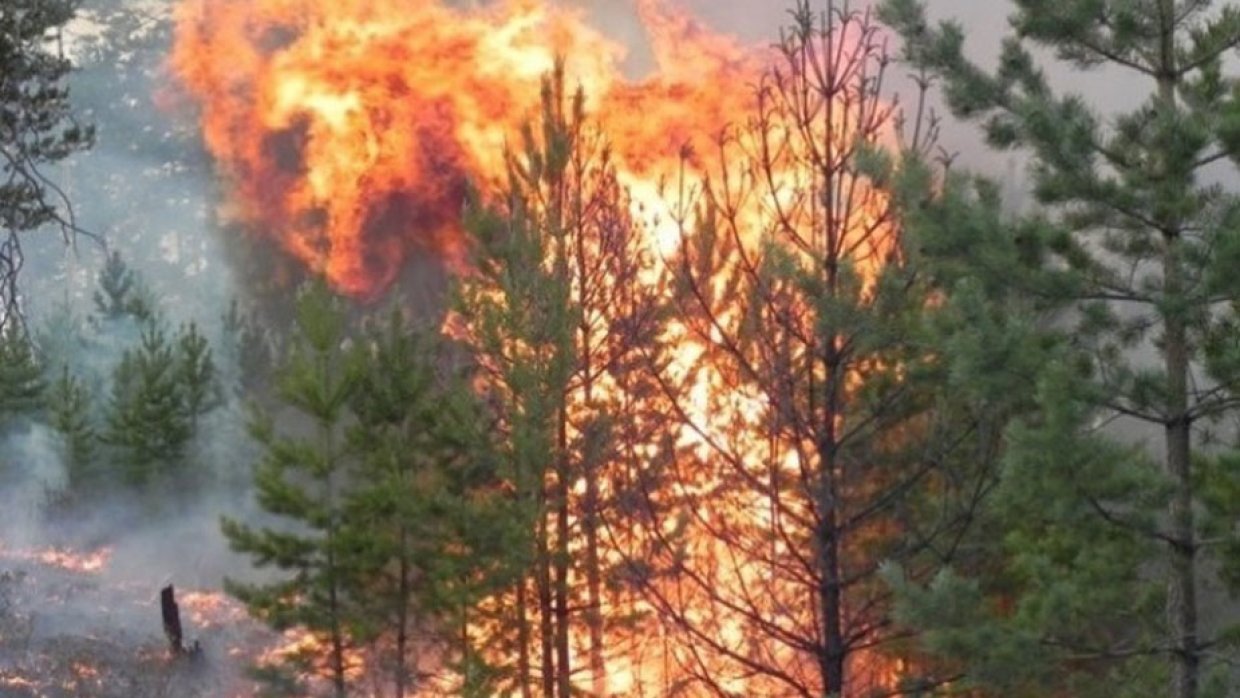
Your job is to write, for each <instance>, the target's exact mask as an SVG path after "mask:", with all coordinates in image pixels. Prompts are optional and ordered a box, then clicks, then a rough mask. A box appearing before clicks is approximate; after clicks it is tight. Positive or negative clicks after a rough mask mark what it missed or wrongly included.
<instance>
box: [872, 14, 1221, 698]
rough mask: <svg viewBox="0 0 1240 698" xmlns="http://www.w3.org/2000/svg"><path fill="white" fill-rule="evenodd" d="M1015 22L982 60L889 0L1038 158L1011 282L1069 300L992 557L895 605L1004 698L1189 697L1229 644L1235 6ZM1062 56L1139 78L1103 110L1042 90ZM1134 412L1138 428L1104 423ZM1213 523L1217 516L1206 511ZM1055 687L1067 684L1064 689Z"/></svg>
mask: <svg viewBox="0 0 1240 698" xmlns="http://www.w3.org/2000/svg"><path fill="white" fill-rule="evenodd" d="M1013 5H1014V7H1015V11H1014V14H1013V15H1012V17H1011V27H1012V30H1013V33H1012V35H1011V36H1010V37H1008V38H1007V39H1006V40H1005V41H1004V43H1003V49H1002V54H1001V56H1000V59H999V65H998V67H997V69H996V70H995V71H993V72H988V71H986V70H984V69H983V68H981V67H979V66H977V65H975V64H974V63H972V62H971V61H970V60H969V59H967V58H966V57H965V55H964V53H963V50H962V49H963V45H964V42H965V36H964V34H963V31H962V29H961V27H960V25H959V24H956V23H942V24H939V25H937V26H932V25H931V24H930V23H929V22H928V21H927V18H926V16H925V12H924V8H923V6H922V3H920V2H917V1H916V0H886V2H884V3H883V5H882V10H881V14H882V17H883V18H884V19H885V20H886V21H887V22H889V23H890V24H891V25H892V26H893V27H894V28H895V29H896V30H897V31H898V32H899V33H900V34H901V36H902V37H903V39H904V41H905V51H906V55H907V57H908V58H909V59H910V60H911V61H912V62H913V63H914V64H916V65H918V66H920V67H922V68H924V69H926V70H928V71H929V72H930V73H931V74H932V75H935V76H939V77H941V78H942V79H943V81H944V85H945V94H946V97H947V100H948V103H949V106H950V107H951V108H952V110H953V111H954V112H955V113H956V114H957V115H958V116H960V117H963V118H968V119H973V120H977V121H980V122H981V123H982V125H983V127H984V129H985V133H986V136H987V140H988V143H989V144H990V145H991V146H992V147H995V148H1000V149H1024V150H1026V151H1028V152H1029V153H1030V154H1031V156H1032V168H1031V175H1032V186H1033V190H1034V194H1035V196H1036V198H1037V201H1038V202H1039V203H1040V204H1041V206H1042V209H1043V211H1044V217H1045V219H1046V222H1047V224H1046V225H1041V226H1038V227H1037V229H1036V230H1035V234H1033V235H1030V236H1027V237H1025V238H1022V239H1018V240H1014V241H1013V244H1016V245H1027V246H1030V247H1041V248H1042V249H1043V250H1044V251H1045V252H1046V254H1047V255H1048V259H1046V260H1045V261H1046V264H1045V266H1044V268H1043V270H1042V272H1041V273H1037V274H1033V275H1031V276H1025V275H1022V274H1015V273H1014V274H1012V275H1011V277H1010V279H1009V280H1010V281H1012V282H1017V283H1021V284H1022V286H1021V289H1020V290H1021V292H1023V293H1027V294H1030V295H1035V296H1039V297H1041V298H1043V299H1045V300H1048V301H1052V302H1062V303H1063V304H1064V305H1065V307H1066V308H1067V309H1068V311H1069V312H1068V314H1067V316H1066V317H1065V318H1064V319H1063V320H1062V323H1063V325H1064V326H1066V327H1067V328H1068V329H1067V331H1065V332H1062V333H1060V334H1059V335H1058V339H1057V342H1058V344H1059V345H1060V348H1059V349H1058V350H1057V351H1056V354H1055V360H1054V361H1050V362H1048V363H1047V364H1046V366H1045V367H1044V370H1042V371H1039V372H1038V375H1036V377H1035V379H1036V386H1037V387H1036V392H1035V396H1036V399H1037V402H1038V403H1039V405H1040V410H1039V412H1038V414H1037V415H1036V416H1035V417H1032V418H1029V419H1026V420H1024V421H1023V423H1022V425H1021V426H1019V427H1018V428H1016V429H1014V430H1012V431H1011V432H1010V433H1009V435H1008V446H1007V448H1008V452H1007V455H1006V457H1005V464H1004V468H1003V470H1002V472H1001V474H1000V480H999V483H998V487H997V492H996V498H995V506H996V509H998V508H1004V511H1005V512H1006V513H1007V515H1004V516H1001V522H1002V525H1003V528H1002V529H1001V532H997V533H998V535H996V536H995V537H992V538H991V545H992V547H991V551H992V552H993V553H995V554H997V555H1000V556H1002V559H1003V560H1004V561H1005V562H1004V563H1003V564H1001V565H992V566H990V567H989V568H982V569H979V570H975V571H973V572H966V571H963V570H962V571H959V574H958V575H947V576H944V577H942V578H940V579H939V581H938V582H937V583H936V584H935V585H933V586H931V587H930V588H928V589H923V590H921V591H918V592H916V593H913V594H912V595H911V597H910V598H909V600H908V603H907V607H906V611H907V618H908V619H909V620H910V621H911V622H913V623H914V624H915V625H921V626H923V627H926V628H929V629H932V632H931V633H930V634H929V635H928V639H929V640H930V643H931V645H932V646H934V647H936V648H937V649H938V650H939V651H940V652H943V653H946V654H951V655H954V656H956V657H957V658H958V659H959V660H960V661H961V662H962V665H963V666H965V667H966V672H967V677H968V678H969V679H970V680H972V681H974V682H976V683H978V684H981V685H989V686H991V687H992V688H996V689H997V691H998V693H999V694H1002V695H1033V694H1039V695H1045V694H1046V692H1047V691H1054V690H1059V691H1061V692H1064V693H1067V694H1071V695H1150V694H1152V693H1157V692H1158V690H1157V689H1156V688H1155V687H1156V686H1157V685H1158V684H1157V683H1154V682H1155V681H1156V680H1157V679H1156V678H1155V677H1156V676H1158V675H1160V674H1161V675H1165V677H1166V680H1167V682H1168V684H1167V689H1166V692H1165V695H1169V696H1172V697H1173V698H1195V697H1196V696H1199V695H1202V693H1203V686H1204V685H1205V684H1204V683H1203V681H1204V679H1205V678H1206V677H1207V676H1209V675H1210V672H1211V671H1212V670H1214V669H1220V670H1221V666H1222V665H1223V664H1224V662H1218V661H1215V659H1216V658H1225V657H1226V652H1224V651H1222V650H1223V649H1224V645H1221V644H1220V640H1221V639H1222V638H1225V637H1226V629H1225V628H1223V627H1220V626H1221V624H1219V623H1206V622H1204V621H1205V616H1204V611H1205V609H1206V608H1207V606H1206V604H1207V603H1218V602H1219V600H1217V599H1215V600H1209V599H1207V598H1204V597H1203V596H1202V595H1201V592H1202V591H1203V590H1204V589H1207V588H1209V587H1213V586H1217V584H1216V583H1217V582H1221V581H1224V580H1220V579H1218V578H1217V573H1216V571H1217V569H1218V567H1217V566H1216V564H1214V561H1216V560H1218V559H1219V555H1218V553H1219V552H1220V551H1222V550H1226V549H1227V548H1228V547H1230V546H1231V545H1232V543H1231V541H1232V540H1233V537H1234V536H1235V532H1234V531H1232V530H1228V531H1225V532H1222V535H1217V536H1215V535H1210V536H1206V535H1203V534H1205V533H1206V532H1207V530H1208V529H1207V528H1205V527H1204V525H1205V524H1206V523H1208V521H1206V520H1203V518H1202V517H1201V515H1200V513H1201V511H1202V507H1203V505H1204V504H1207V503H1208V502H1207V501H1205V500H1204V499H1203V496H1202V495H1203V493H1204V494H1207V495H1208V494H1210V493H1212V492H1213V493H1216V494H1217V492H1218V491H1219V489H1218V485H1217V483H1216V482H1212V481H1213V480H1216V479H1217V478H1218V477H1219V476H1220V475H1223V474H1225V473H1226V471H1225V470H1222V469H1220V468H1211V467H1206V466H1205V464H1206V463H1208V462H1210V459H1208V458H1207V457H1206V456H1207V454H1208V453H1209V450H1210V433H1209V427H1210V426H1211V425H1212V424H1215V423H1217V422H1218V421H1219V420H1221V419H1224V418H1227V417H1230V416H1232V415H1234V414H1235V410H1236V408H1237V407H1238V406H1240V403H1237V401H1236V391H1235V389H1236V387H1237V386H1238V385H1240V382H1238V378H1240V374H1238V373H1237V371H1236V367H1237V363H1236V360H1235V357H1236V348H1235V347H1236V346H1237V339H1238V337H1240V336H1238V335H1237V333H1236V332H1237V322H1236V318H1237V316H1236V301H1237V298H1238V297H1240V288H1238V287H1237V286H1236V281H1235V279H1236V275H1235V273H1234V267H1235V263H1236V258H1237V257H1236V255H1237V250H1240V237H1238V236H1237V233H1236V230H1237V225H1238V224H1240V199H1238V198H1237V197H1236V196H1235V195H1234V194H1232V193H1230V192H1228V191H1226V190H1225V189H1224V188H1222V187H1219V186H1215V185H1211V184H1209V183H1208V180H1209V178H1211V177H1212V176H1213V175H1208V174H1207V169H1208V168H1212V167H1213V168H1223V167H1225V166H1227V165H1228V164H1230V165H1232V166H1234V164H1235V162H1236V161H1237V159H1238V158H1240V99H1238V95H1240V91H1238V89H1237V88H1238V87H1240V83H1237V81H1236V80H1235V79H1234V78H1233V77H1230V76H1228V75H1227V73H1226V70H1225V69H1226V66H1225V60H1224V58H1225V55H1226V54H1227V53H1228V52H1230V51H1231V50H1233V49H1235V48H1236V47H1238V46H1240V11H1237V10H1236V8H1234V7H1223V8H1215V7H1212V5H1214V3H1210V2H1196V1H1179V0H1069V1H1067V2H1058V3H1046V2H1037V1H1034V0H1016V1H1015V2H1014V3H1013ZM1035 49H1046V50H1048V51H1049V52H1050V53H1051V54H1052V55H1054V56H1055V57H1056V58H1057V59H1058V60H1059V61H1062V62H1064V63H1066V64H1067V65H1068V66H1070V67H1071V68H1073V69H1075V70H1081V71H1084V70H1091V69H1095V68H1097V67H1099V66H1107V67H1109V68H1111V69H1113V70H1119V71H1127V72H1129V73H1131V74H1132V75H1134V76H1135V77H1136V78H1137V79H1140V80H1144V84H1145V85H1146V86H1147V87H1148V92H1147V93H1146V99H1145V100H1144V102H1143V103H1142V104H1141V105H1140V106H1139V107H1137V108H1136V109H1134V110H1132V111H1130V112H1128V113H1124V114H1120V115H1117V116H1108V117H1105V118H1104V117H1103V116H1102V115H1101V114H1100V111H1101V109H1102V108H1103V106H1104V105H1101V104H1097V103H1090V101H1089V100H1088V98H1087V97H1086V96H1081V95H1066V96H1061V95H1057V94H1055V92H1054V91H1053V90H1052V89H1051V86H1050V85H1049V84H1048V82H1047V79H1046V75H1045V73H1044V72H1043V71H1042V70H1041V69H1040V68H1039V66H1038V62H1037V60H1035V57H1034V53H1033V51H1034V50H1035ZM1117 419H1118V420H1123V421H1125V422H1127V423H1130V424H1133V425H1144V426H1143V427H1142V428H1144V429H1146V430H1147V432H1145V433H1148V434H1149V447H1148V448H1143V447H1141V445H1139V444H1124V443H1122V442H1118V441H1116V440H1115V439H1113V438H1111V437H1108V436H1107V435H1106V434H1105V433H1104V432H1102V431H1101V430H1100V429H1099V426H1100V425H1103V424H1107V423H1110V422H1111V421H1113V420H1117ZM1214 533H1218V530H1217V528H1215V530H1214ZM1055 687H1058V688H1057V689H1056V688H1055Z"/></svg>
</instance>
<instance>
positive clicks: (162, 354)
mask: <svg viewBox="0 0 1240 698" xmlns="http://www.w3.org/2000/svg"><path fill="white" fill-rule="evenodd" d="M178 366H179V361H178V356H177V351H176V346H175V345H173V344H172V343H171V342H169V341H168V337H167V334H166V333H165V332H164V330H163V328H161V327H160V326H159V325H157V324H155V323H149V324H148V325H147V326H146V327H145V328H144V329H143V330H142V338H141V341H140V342H139V344H138V346H137V347H134V348H131V349H127V350H126V351H125V353H124V354H123V355H122V356H121V360H120V362H119V363H117V365H116V367H115V368H114V369H113V371H112V386H111V395H110V397H109V400H108V405H107V409H106V414H105V417H104V419H105V426H104V431H103V434H102V440H103V442H104V443H105V444H107V445H108V446H110V447H111V448H112V451H113V453H112V457H113V459H114V461H115V463H116V465H117V466H118V468H119V470H120V471H121V472H122V473H123V474H124V476H125V478H126V479H127V480H129V481H130V482H131V483H133V484H146V483H148V482H150V481H151V480H153V479H154V478H156V477H157V476H158V475H160V474H162V473H165V472H168V471H169V470H171V469H175V468H177V467H178V466H180V465H181V463H180V460H181V458H182V456H183V455H184V453H185V446H186V445H187V444H188V442H189V440H190V438H191V437H192V436H193V427H192V424H191V422H190V420H189V418H188V415H187V414H186V411H185V407H184V404H185V398H184V394H183V390H184V386H183V385H182V384H181V376H179V375H178Z"/></svg>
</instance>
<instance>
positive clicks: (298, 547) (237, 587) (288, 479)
mask: <svg viewBox="0 0 1240 698" xmlns="http://www.w3.org/2000/svg"><path fill="white" fill-rule="evenodd" d="M344 340H345V316H344V309H343V307H342V302H341V301H340V300H339V299H338V298H335V297H333V296H332V295H331V293H330V292H329V291H328V290H327V288H326V286H325V285H324V284H323V283H322V282H318V283H316V284H315V285H313V286H311V287H310V288H308V289H306V290H304V291H303V292H302V293H301V295H300V296H299V298H298V301H297V309H296V334H295V337H294V339H293V345H292V347H291V349H290V352H289V354H288V356H287V357H286V358H285V360H284V361H283V363H282V365H281V366H280V367H279V371H278V379H277V386H278V394H279V399H280V401H281V403H282V405H283V406H284V407H287V408H289V410H290V411H292V412H293V413H295V415H296V418H295V419H296V420H297V421H299V422H301V423H302V426H303V428H302V429H297V430H294V429H292V428H290V429H288V430H287V431H286V430H284V429H282V428H279V426H278V425H277V423H276V418H275V416H274V415H272V414H270V413H263V412H259V413H258V414H256V416H255V419H254V421H253V423H252V427H251V430H252V432H253V435H254V437H255V438H256V439H257V440H258V442H259V443H260V444H261V445H262V446H263V448H264V450H265V455H264V456H263V458H262V460H261V461H260V462H259V463H258V464H257V466H256V470H255V475H254V484H255V487H256V489H257V497H258V503H259V505H260V506H262V508H263V509H264V510H265V511H266V512H267V513H269V514H271V515H274V516H278V517H280V518H282V519H285V520H286V521H287V522H288V524H289V525H288V526H281V527H278V528H275V527H261V528H260V527H255V526H251V525H249V524H246V523H243V522H241V521H237V520H234V519H229V518H224V519H223V521H222V527H223V531H224V535H225V536H226V537H227V538H228V540H229V543H230V545H231V546H232V548H233V549H234V550H236V551H237V552H240V553H243V554H245V555H248V556H249V557H251V558H252V559H253V560H254V563H255V564H256V565H257V566H259V567H274V568H275V569H276V570H278V571H280V572H282V573H284V574H285V575H286V576H285V577H284V578H283V579H281V580H280V581H277V582H272V583H255V584H248V583H241V582H237V581H232V580H228V581H226V587H227V589H228V591H229V593H231V594H233V595H234V596H236V597H237V598H238V599H240V600H241V601H242V602H243V603H244V604H245V605H246V606H247V607H248V608H249V609H250V611H251V612H252V613H254V614H255V616H256V617H258V618H262V619H263V620H265V621H266V622H267V623H269V624H270V625H272V626H273V627H275V628H277V629H286V628H291V627H301V628H304V629H306V630H308V631H309V632H310V633H312V634H313V635H314V636H315V637H316V638H318V639H319V640H320V641H321V643H320V644H318V645H317V646H316V647H315V648H313V649H310V650H307V652H306V653H305V654H303V655H298V656H292V657H289V658H288V659H287V663H289V664H291V665H293V666H295V667H297V668H302V669H309V670H311V671H312V672H314V673H315V674H316V675H318V676H321V677H324V678H325V679H327V680H328V682H329V683H330V685H331V690H332V693H333V695H335V696H336V697H337V698H343V697H344V696H345V695H347V692H348V688H349V683H350V682H349V674H350V671H351V670H352V668H353V666H352V659H351V658H350V657H351V655H350V654H349V652H350V650H351V649H353V648H354V643H355V641H359V640H361V639H364V632H363V631H364V630H365V628H364V627H361V624H360V623H359V622H358V618H359V615H358V610H357V608H358V600H357V599H356V598H355V597H354V596H351V595H350V594H349V590H350V589H356V588H357V587H356V581H357V580H356V579H355V576H356V574H357V572H358V570H359V569H364V565H363V564H362V563H363V562H364V553H365V549H366V541H364V540H358V539H356V538H352V537H351V536H350V531H349V530H348V527H347V522H346V521H345V520H344V517H345V514H346V511H347V504H348V499H347V489H346V488H347V485H348V477H349V475H350V473H351V472H352V470H351V469H352V468H353V467H354V462H353V459H352V456H351V454H350V453H349V451H350V449H349V448H348V443H347V438H346V428H347V426H348V421H349V413H348V403H349V401H350V399H351V398H352V397H353V396H354V394H355V392H356V389H357V369H356V367H355V365H354V363H353V360H352V359H350V358H349V357H348V355H347V352H346V351H345V350H344V349H343V348H342V343H343V342H344ZM305 427H308V429H306V428H305ZM306 431H309V433H308V434H305V435H302V434H303V433H304V432H306ZM357 635H362V636H363V637H356V636H357Z"/></svg>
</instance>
